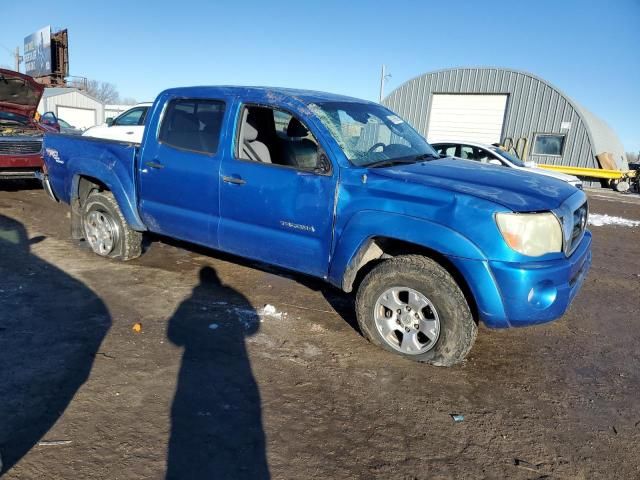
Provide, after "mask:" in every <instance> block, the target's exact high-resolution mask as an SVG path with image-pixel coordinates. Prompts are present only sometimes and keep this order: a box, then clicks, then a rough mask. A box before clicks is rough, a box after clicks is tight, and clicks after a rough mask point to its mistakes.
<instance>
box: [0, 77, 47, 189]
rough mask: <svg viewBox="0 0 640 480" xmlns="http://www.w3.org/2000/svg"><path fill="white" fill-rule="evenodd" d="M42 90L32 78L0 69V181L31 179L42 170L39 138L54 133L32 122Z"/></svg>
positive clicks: (44, 126)
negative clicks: (45, 133)
mask: <svg viewBox="0 0 640 480" xmlns="http://www.w3.org/2000/svg"><path fill="white" fill-rule="evenodd" d="M43 90H44V87H43V86H42V85H40V84H39V83H36V81H35V80H33V78H31V77H29V76H27V75H23V74H21V73H18V72H14V71H12V70H5V69H1V68H0V179H7V178H11V179H17V178H33V175H34V172H35V171H37V170H40V169H41V168H42V136H43V133H44V132H46V131H53V130H54V128H53V127H49V126H46V125H41V124H39V123H38V122H36V120H35V118H34V115H35V113H36V109H37V107H38V102H40V98H41V97H42V92H43Z"/></svg>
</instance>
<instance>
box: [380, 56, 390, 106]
mask: <svg viewBox="0 0 640 480" xmlns="http://www.w3.org/2000/svg"><path fill="white" fill-rule="evenodd" d="M390 77H391V74H390V73H387V70H386V68H385V66H384V65H382V72H380V97H379V98H378V102H380V103H382V99H383V98H384V82H386V81H387V78H390Z"/></svg>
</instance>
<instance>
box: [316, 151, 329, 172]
mask: <svg viewBox="0 0 640 480" xmlns="http://www.w3.org/2000/svg"><path fill="white" fill-rule="evenodd" d="M330 171H331V162H330V161H329V159H328V158H327V155H326V154H325V153H324V152H322V153H320V155H319V156H318V164H317V165H316V168H314V169H313V173H317V174H318V175H326V174H327V173H329V172H330Z"/></svg>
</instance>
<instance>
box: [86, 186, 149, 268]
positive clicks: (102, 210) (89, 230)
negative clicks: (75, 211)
mask: <svg viewBox="0 0 640 480" xmlns="http://www.w3.org/2000/svg"><path fill="white" fill-rule="evenodd" d="M82 229H83V231H84V238H85V240H86V241H87V243H88V244H89V246H90V247H91V250H93V251H94V253H96V254H98V255H100V256H101V257H108V258H113V259H116V260H123V261H126V260H131V259H134V258H137V257H139V256H140V255H141V254H142V233H140V232H137V231H135V230H133V229H131V227H129V225H128V224H127V221H126V220H125V218H124V216H123V215H122V212H121V211H120V207H119V206H118V202H117V201H116V199H115V197H114V196H113V194H112V193H111V192H108V191H103V192H99V191H97V190H96V191H93V192H91V193H90V194H89V196H88V197H87V199H86V201H85V202H84V205H83V206H82Z"/></svg>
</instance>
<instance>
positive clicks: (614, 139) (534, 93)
mask: <svg viewBox="0 0 640 480" xmlns="http://www.w3.org/2000/svg"><path fill="white" fill-rule="evenodd" d="M432 93H500V94H509V96H510V100H509V105H508V107H507V112H506V114H505V125H504V132H503V133H504V136H505V137H512V138H514V139H515V138H518V137H521V136H524V137H526V138H529V140H531V138H532V135H533V134H534V133H536V132H558V133H566V134H567V142H566V143H567V145H566V147H565V152H564V154H563V158H561V159H558V158H557V157H556V158H553V157H544V156H539V157H541V158H539V159H537V160H538V161H541V163H551V164H558V163H560V164H563V165H565V164H566V165H574V166H581V167H597V166H598V165H597V161H596V159H595V156H596V155H599V154H600V153H604V152H608V153H611V154H612V155H613V158H614V160H615V162H616V164H617V165H618V167H619V168H621V169H626V168H628V165H627V162H626V156H625V153H624V147H623V146H622V142H620V139H619V138H618V136H617V135H616V134H615V132H614V131H613V130H612V129H611V127H609V125H607V123H606V122H604V121H603V120H602V119H601V118H599V117H597V116H596V115H594V114H593V113H591V112H590V111H589V110H587V109H586V108H584V107H583V106H582V105H581V104H579V103H578V102H576V101H575V100H574V99H572V98H571V97H569V96H568V95H567V94H565V93H564V92H562V91H561V90H560V89H558V88H556V87H555V86H553V85H552V84H550V83H549V82H547V81H546V80H544V79H542V78H540V77H538V76H536V75H533V74H531V73H529V72H525V71H521V70H514V69H510V68H499V67H460V68H447V69H442V70H436V71H434V72H428V73H424V74H422V75H418V76H417V77H414V78H412V79H411V80H408V81H407V82H405V83H404V84H402V85H400V86H399V87H398V88H396V89H395V90H394V91H392V92H391V93H390V94H389V95H388V96H387V97H386V98H385V99H384V100H383V103H384V104H385V105H386V106H388V107H390V108H391V109H392V110H395V111H397V112H398V113H399V114H400V115H402V116H403V117H404V118H405V119H406V120H407V121H409V122H410V123H412V124H413V126H414V127H416V128H417V129H418V130H419V131H420V132H421V133H423V134H425V135H426V133H427V130H428V122H429V118H428V117H429V112H430V102H431V94H432ZM563 124H570V125H572V127H571V128H570V129H569V130H568V131H563V128H562V125H563Z"/></svg>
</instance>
